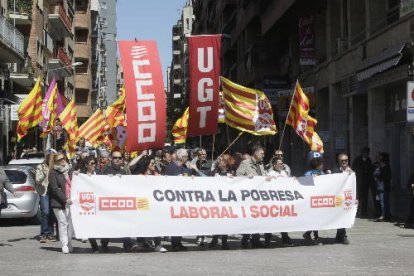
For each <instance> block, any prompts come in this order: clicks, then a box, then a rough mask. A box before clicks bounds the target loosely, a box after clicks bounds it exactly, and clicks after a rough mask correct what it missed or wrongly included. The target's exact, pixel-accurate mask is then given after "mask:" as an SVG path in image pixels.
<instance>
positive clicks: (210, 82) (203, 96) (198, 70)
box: [188, 35, 221, 136]
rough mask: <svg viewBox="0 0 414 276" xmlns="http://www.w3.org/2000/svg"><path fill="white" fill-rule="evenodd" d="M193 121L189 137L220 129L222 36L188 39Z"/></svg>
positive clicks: (189, 128) (191, 116)
mask: <svg viewBox="0 0 414 276" xmlns="http://www.w3.org/2000/svg"><path fill="white" fill-rule="evenodd" d="M188 46H189V68H190V116H189V117H190V120H189V122H188V136H197V135H211V134H215V133H216V132H217V125H218V105H219V101H220V99H219V80H220V48H221V35H200V36H190V37H189V38H188Z"/></svg>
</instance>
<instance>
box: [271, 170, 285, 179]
mask: <svg viewBox="0 0 414 276" xmlns="http://www.w3.org/2000/svg"><path fill="white" fill-rule="evenodd" d="M267 175H268V176H274V177H288V174H287V172H286V171H285V170H283V171H281V172H277V171H275V170H270V171H269V172H268V173H267Z"/></svg>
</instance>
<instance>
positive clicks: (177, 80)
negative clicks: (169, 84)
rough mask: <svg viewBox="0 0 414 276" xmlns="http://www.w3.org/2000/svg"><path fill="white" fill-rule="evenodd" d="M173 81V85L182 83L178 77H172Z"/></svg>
mask: <svg viewBox="0 0 414 276" xmlns="http://www.w3.org/2000/svg"><path fill="white" fill-rule="evenodd" d="M173 82H174V84H175V85H182V84H183V81H182V79H178V78H177V79H174V81H173Z"/></svg>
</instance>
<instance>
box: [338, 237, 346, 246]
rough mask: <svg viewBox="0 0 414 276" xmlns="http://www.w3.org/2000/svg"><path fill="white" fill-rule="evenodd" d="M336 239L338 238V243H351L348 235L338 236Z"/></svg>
mask: <svg viewBox="0 0 414 276" xmlns="http://www.w3.org/2000/svg"><path fill="white" fill-rule="evenodd" d="M335 240H336V242H337V243H342V244H345V245H348V244H349V240H348V238H347V237H343V238H339V237H336V238H335Z"/></svg>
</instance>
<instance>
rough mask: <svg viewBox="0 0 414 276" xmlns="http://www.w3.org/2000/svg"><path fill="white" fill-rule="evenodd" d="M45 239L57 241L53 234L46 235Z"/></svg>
mask: <svg viewBox="0 0 414 276" xmlns="http://www.w3.org/2000/svg"><path fill="white" fill-rule="evenodd" d="M47 240H48V241H50V242H56V241H57V240H56V237H55V236H53V235H47Z"/></svg>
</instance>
